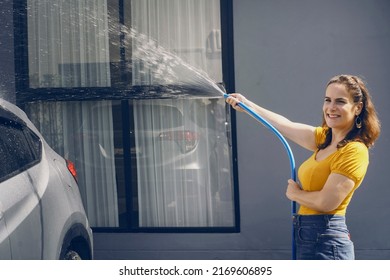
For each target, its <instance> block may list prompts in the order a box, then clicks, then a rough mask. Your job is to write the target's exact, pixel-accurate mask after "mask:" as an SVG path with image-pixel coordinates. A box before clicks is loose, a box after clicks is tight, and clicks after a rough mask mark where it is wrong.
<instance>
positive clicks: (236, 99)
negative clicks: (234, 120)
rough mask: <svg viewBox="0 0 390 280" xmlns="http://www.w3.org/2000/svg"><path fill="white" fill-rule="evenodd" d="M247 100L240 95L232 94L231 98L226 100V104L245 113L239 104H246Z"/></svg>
mask: <svg viewBox="0 0 390 280" xmlns="http://www.w3.org/2000/svg"><path fill="white" fill-rule="evenodd" d="M246 101H247V99H246V98H245V97H244V96H243V95H242V94H240V93H231V94H229V97H227V98H226V103H228V104H230V105H231V106H232V108H233V109H234V110H237V111H239V112H244V110H243V109H242V108H241V107H240V106H238V103H240V102H242V103H245V102H246Z"/></svg>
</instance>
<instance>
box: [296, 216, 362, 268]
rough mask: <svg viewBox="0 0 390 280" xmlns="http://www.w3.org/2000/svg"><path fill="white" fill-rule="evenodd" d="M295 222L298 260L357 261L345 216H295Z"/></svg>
mask: <svg viewBox="0 0 390 280" xmlns="http://www.w3.org/2000/svg"><path fill="white" fill-rule="evenodd" d="M293 222H294V237H295V245H296V254H297V259H298V260H353V259H355V253H354V246H353V242H352V241H351V239H350V235H349V231H348V228H347V225H346V223H345V217H344V216H338V215H295V216H294V218H293Z"/></svg>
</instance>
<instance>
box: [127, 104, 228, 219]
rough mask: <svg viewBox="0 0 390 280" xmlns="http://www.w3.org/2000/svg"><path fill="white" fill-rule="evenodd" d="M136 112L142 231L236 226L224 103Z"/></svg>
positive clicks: (156, 106)
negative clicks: (162, 228) (157, 228)
mask: <svg viewBox="0 0 390 280" xmlns="http://www.w3.org/2000/svg"><path fill="white" fill-rule="evenodd" d="M133 107H134V108H133V110H134V128H135V129H134V134H135V150H134V153H132V155H133V156H134V157H136V164H137V165H136V172H137V173H136V174H134V175H136V177H137V186H136V187H137V193H138V206H139V209H138V211H139V226H140V227H226V226H227V227H228V226H234V207H233V188H232V183H231V177H230V174H231V169H230V166H231V162H230V160H229V159H230V149H229V145H228V138H227V133H226V127H225V104H224V100H222V99H174V100H159V101H146V100H143V101H134V106H133ZM133 172H134V170H133Z"/></svg>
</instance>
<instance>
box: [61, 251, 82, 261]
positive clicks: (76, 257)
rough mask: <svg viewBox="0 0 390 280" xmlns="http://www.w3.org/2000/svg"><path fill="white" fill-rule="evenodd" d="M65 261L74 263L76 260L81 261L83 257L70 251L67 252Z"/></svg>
mask: <svg viewBox="0 0 390 280" xmlns="http://www.w3.org/2000/svg"><path fill="white" fill-rule="evenodd" d="M63 260H71V261H74V260H81V257H80V255H79V253H77V252H76V251H73V250H69V251H68V252H66V254H65V255H64V258H63Z"/></svg>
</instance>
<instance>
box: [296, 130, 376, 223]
mask: <svg viewBox="0 0 390 280" xmlns="http://www.w3.org/2000/svg"><path fill="white" fill-rule="evenodd" d="M325 132H326V130H325V129H324V128H322V127H317V128H316V130H315V139H316V144H319V143H322V142H323V141H324V140H325ZM317 152H318V150H317V151H316V152H314V153H313V155H312V156H311V157H310V158H309V159H308V160H306V161H305V162H304V163H302V165H301V166H300V167H299V170H298V178H299V181H300V183H301V186H302V189H303V190H305V191H320V190H321V189H322V188H323V186H324V185H325V182H326V180H327V179H328V176H329V175H330V174H331V173H338V174H341V175H344V176H346V177H348V178H350V179H352V180H353V181H354V182H355V186H354V188H353V189H352V191H351V192H350V193H349V194H348V195H347V197H346V198H345V199H344V201H343V202H342V203H341V204H340V205H339V206H338V207H337V208H336V209H335V210H333V211H331V212H327V213H322V212H318V211H315V210H313V209H310V208H308V207H305V206H303V205H301V206H300V208H299V211H298V214H301V215H318V214H337V215H345V213H346V209H347V206H348V204H349V202H350V201H351V198H352V195H353V193H354V191H355V190H356V189H357V188H358V187H359V185H360V184H361V182H362V181H363V178H364V175H365V174H366V171H367V167H368V163H369V158H368V148H367V147H366V145H364V144H363V143H361V142H350V143H348V144H346V145H345V146H344V147H342V148H340V149H338V150H337V151H336V152H334V153H333V154H331V155H329V156H328V157H327V158H325V159H323V160H320V161H317V160H316V155H317Z"/></svg>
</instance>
